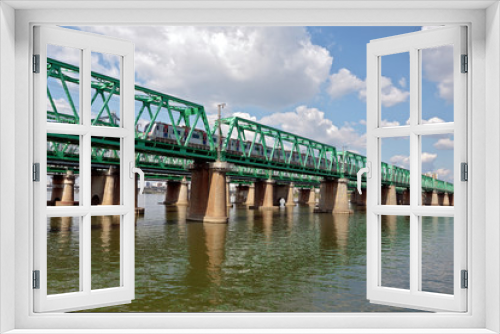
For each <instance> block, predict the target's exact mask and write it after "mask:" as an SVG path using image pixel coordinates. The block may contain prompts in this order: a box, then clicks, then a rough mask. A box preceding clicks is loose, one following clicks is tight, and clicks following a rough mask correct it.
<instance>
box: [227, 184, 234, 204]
mask: <svg viewBox="0 0 500 334" xmlns="http://www.w3.org/2000/svg"><path fill="white" fill-rule="evenodd" d="M229 184H230V182H229V180H226V206H233V203H231V188H230V187H229Z"/></svg>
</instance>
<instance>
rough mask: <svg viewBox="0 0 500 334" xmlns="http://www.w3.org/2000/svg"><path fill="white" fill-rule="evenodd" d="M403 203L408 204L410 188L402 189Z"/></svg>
mask: <svg viewBox="0 0 500 334" xmlns="http://www.w3.org/2000/svg"><path fill="white" fill-rule="evenodd" d="M402 204H403V205H410V188H406V189H405V190H403V203H402Z"/></svg>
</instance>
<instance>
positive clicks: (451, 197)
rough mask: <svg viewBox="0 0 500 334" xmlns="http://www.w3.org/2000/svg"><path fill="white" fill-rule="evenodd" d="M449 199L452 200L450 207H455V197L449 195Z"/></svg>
mask: <svg viewBox="0 0 500 334" xmlns="http://www.w3.org/2000/svg"><path fill="white" fill-rule="evenodd" d="M448 198H449V199H450V206H454V205H455V202H454V201H453V198H454V195H453V194H448Z"/></svg>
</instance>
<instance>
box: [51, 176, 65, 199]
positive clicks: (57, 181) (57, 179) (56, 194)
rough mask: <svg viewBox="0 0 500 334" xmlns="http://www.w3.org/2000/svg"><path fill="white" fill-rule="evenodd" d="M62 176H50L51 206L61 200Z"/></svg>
mask: <svg viewBox="0 0 500 334" xmlns="http://www.w3.org/2000/svg"><path fill="white" fill-rule="evenodd" d="M63 183H64V175H53V176H52V194H51V196H50V202H51V203H52V205H56V202H58V201H60V200H61V199H62V194H63V188H64V185H63Z"/></svg>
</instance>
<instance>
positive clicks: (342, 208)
mask: <svg viewBox="0 0 500 334" xmlns="http://www.w3.org/2000/svg"><path fill="white" fill-rule="evenodd" d="M348 182H349V180H347V179H344V178H342V179H338V180H336V181H334V183H333V191H334V196H335V197H334V203H333V213H351V210H349V194H348V192H347V183H348Z"/></svg>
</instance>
